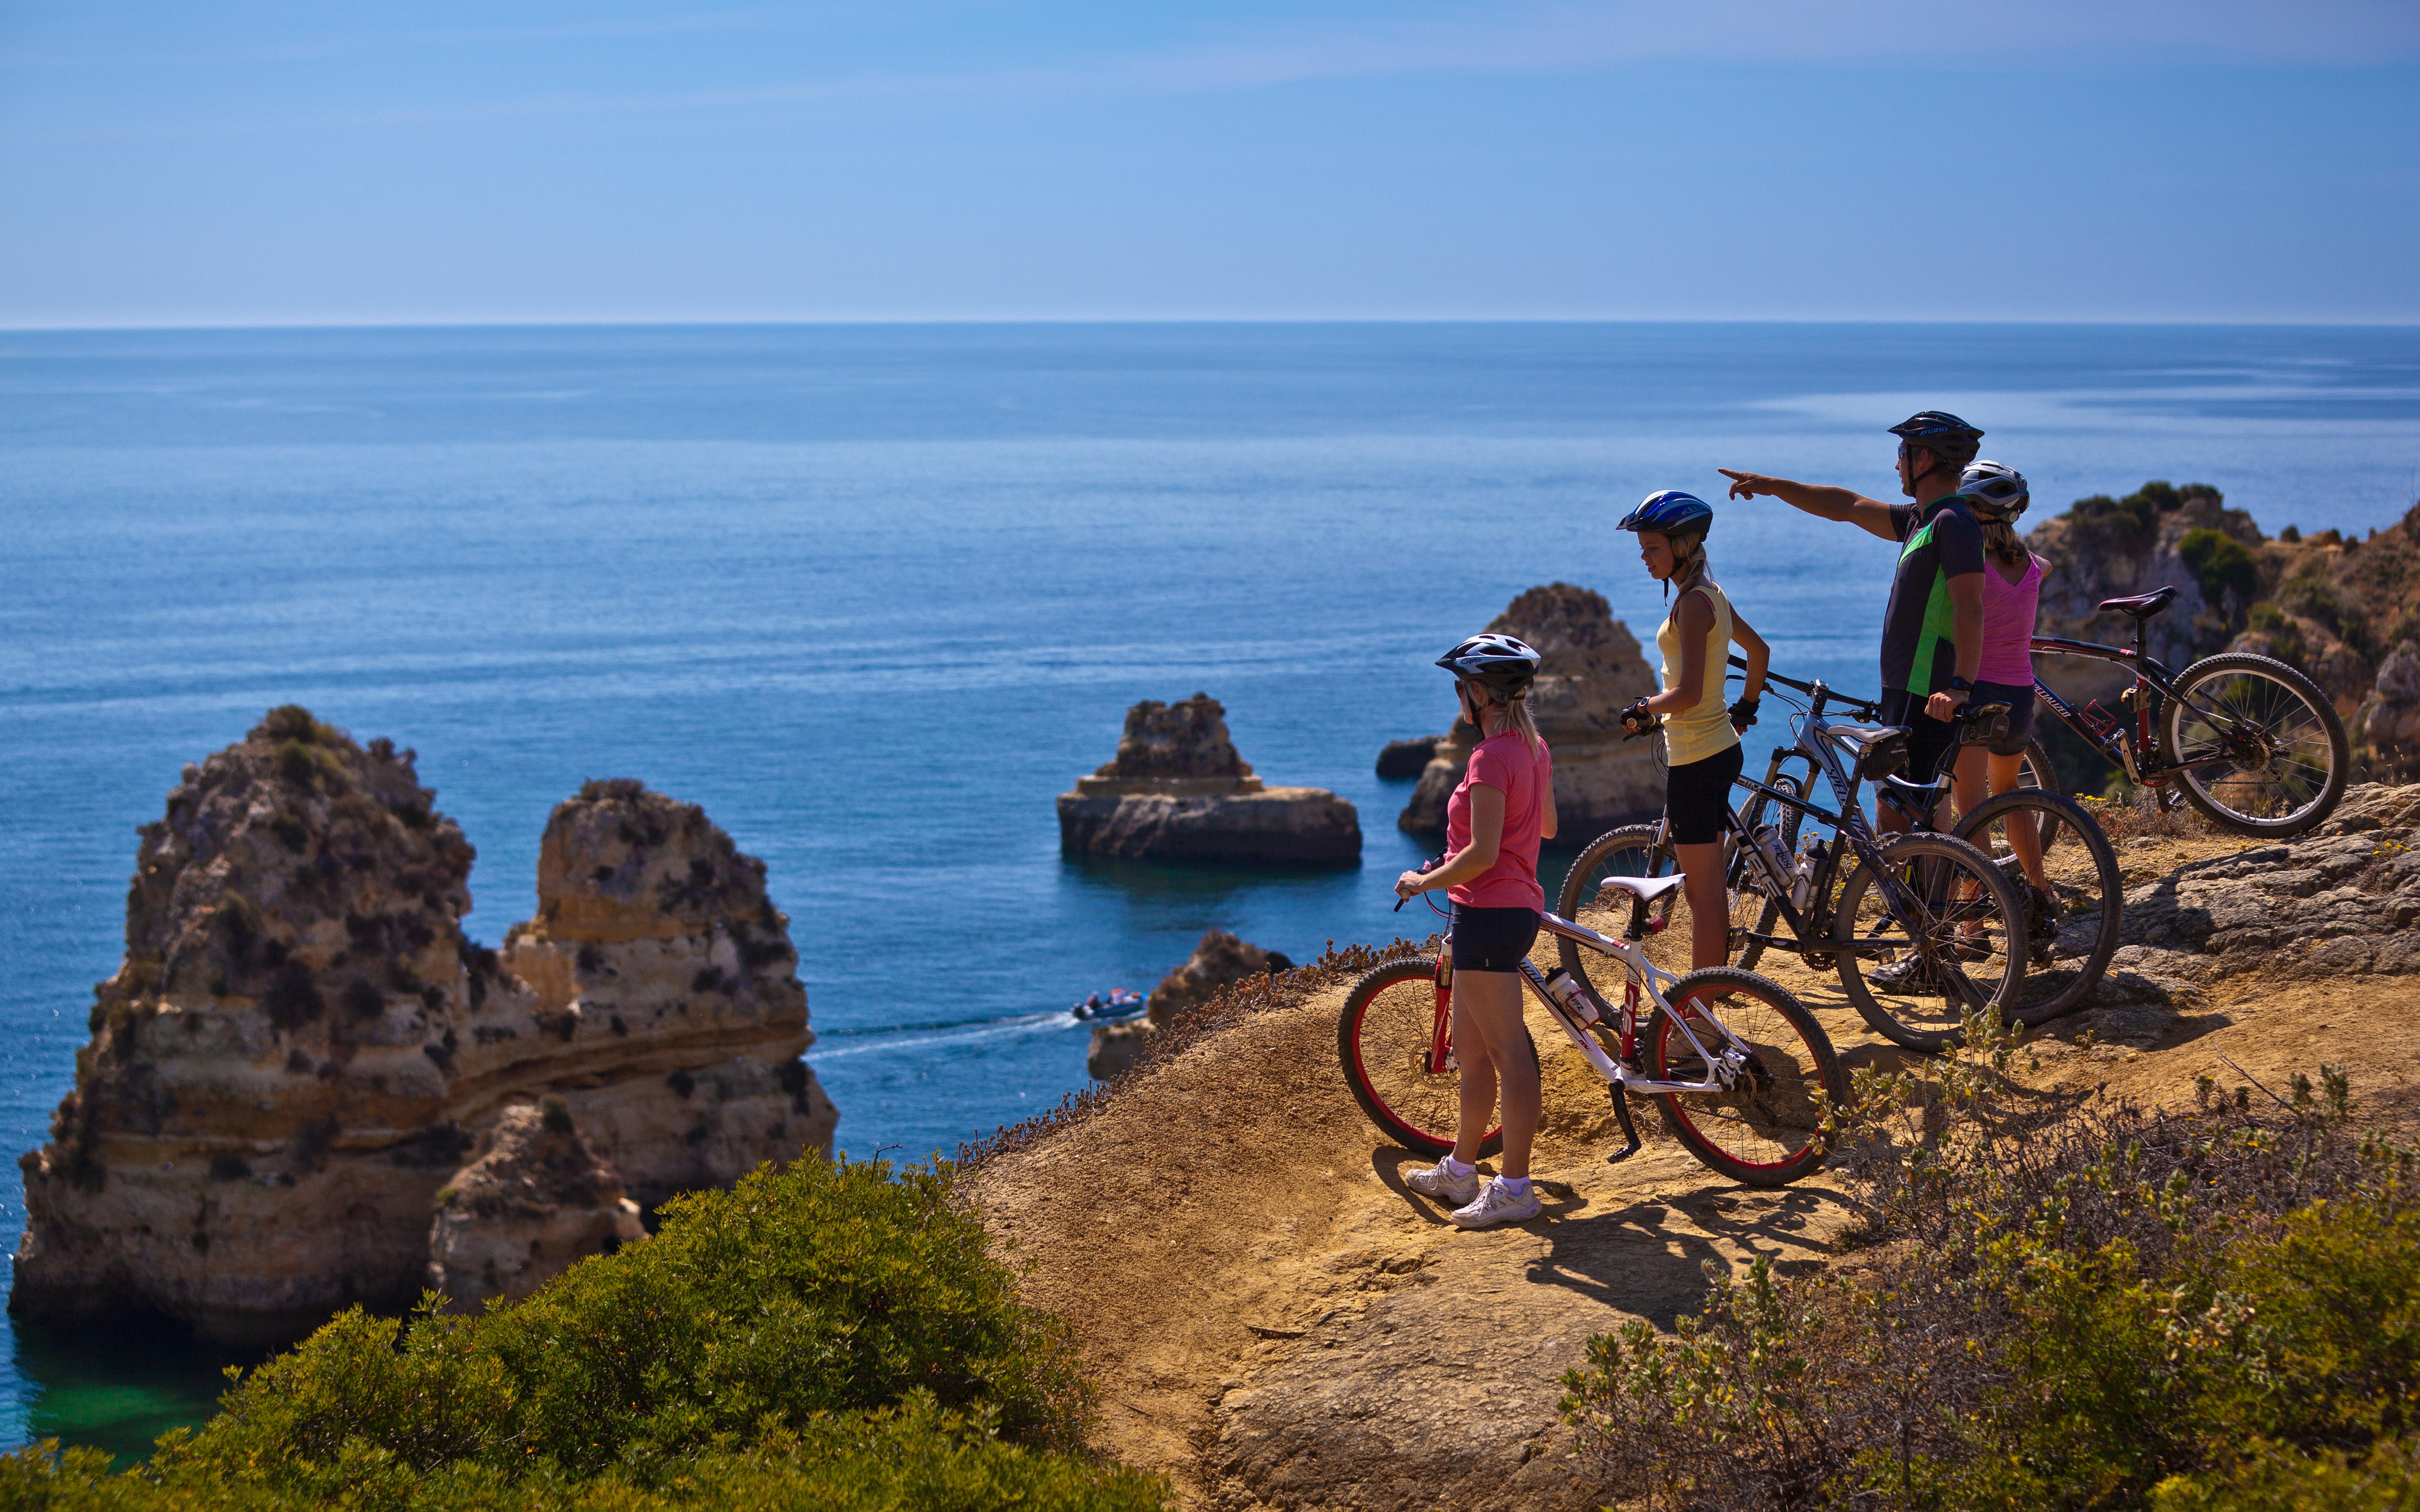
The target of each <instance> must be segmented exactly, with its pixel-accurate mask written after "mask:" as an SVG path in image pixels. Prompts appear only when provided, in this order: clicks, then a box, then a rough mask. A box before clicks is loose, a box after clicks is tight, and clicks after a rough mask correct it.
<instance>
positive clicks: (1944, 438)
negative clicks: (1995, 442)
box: [1890, 409, 1983, 468]
mask: <svg viewBox="0 0 2420 1512" xmlns="http://www.w3.org/2000/svg"><path fill="white" fill-rule="evenodd" d="M1890 433H1891V434H1892V435H1894V436H1896V437H1898V438H1899V439H1900V440H1902V441H1905V442H1906V443H1907V444H1908V445H1910V446H1921V447H1923V448H1924V449H1925V450H1926V451H1928V452H1931V454H1932V455H1935V456H1937V457H1939V458H1941V460H1943V461H1944V462H1947V463H1948V464H1949V465H1950V466H1951V467H1956V468H1962V467H1964V466H1965V465H1966V464H1967V463H1969V462H1972V461H1974V460H1975V454H1976V453H1977V452H1978V451H1979V450H1981V449H1982V443H1983V433H1982V432H1981V431H1979V430H1977V429H1976V428H1975V427H1974V426H1972V425H1970V424H1966V422H1964V421H1962V420H1961V419H1959V418H1958V417H1957V416H1956V415H1953V414H1951V413H1949V412H1948V411H1947V410H1946V409H1924V410H1919V411H1917V412H1916V413H1915V414H1912V415H1910V416H1908V417H1907V418H1906V419H1905V420H1902V421H1900V423H1899V424H1896V425H1893V426H1892V427H1891V428H1890Z"/></svg>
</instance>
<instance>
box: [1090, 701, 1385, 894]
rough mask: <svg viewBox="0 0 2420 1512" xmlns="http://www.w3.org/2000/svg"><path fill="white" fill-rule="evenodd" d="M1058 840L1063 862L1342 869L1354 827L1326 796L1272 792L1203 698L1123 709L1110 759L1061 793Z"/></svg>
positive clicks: (1353, 850) (1345, 809) (1221, 713)
mask: <svg viewBox="0 0 2420 1512" xmlns="http://www.w3.org/2000/svg"><path fill="white" fill-rule="evenodd" d="M1059 841H1060V847H1061V849H1062V850H1063V851H1065V852H1067V853H1068V854H1070V855H1092V856H1118V857H1123V858H1125V859H1129V860H1154V861H1210V862H1225V863H1236V864H1262V865H1280V866H1350V865H1352V864H1354V863H1356V862H1357V861H1358V860H1359V859H1360V857H1361V820H1360V816H1359V815H1358V814H1357V813H1356V812H1355V811H1354V808H1353V805H1352V804H1350V803H1348V802H1346V801H1345V800H1344V799H1342V798H1340V797H1338V796H1337V795H1335V794H1333V793H1330V792H1328V791H1327V790H1326V789H1325V788H1272V787H1268V786H1266V785H1264V783H1263V782H1262V781H1261V779H1259V778H1258V777H1256V776H1254V775H1253V772H1252V769H1251V767H1250V766H1249V765H1247V764H1245V762H1244V760H1243V758H1242V756H1240V755H1239V754H1237V752H1236V750H1235V746H1234V742H1233V740H1232V739H1230V738H1229V737H1228V734H1227V719H1226V710H1225V709H1223V708H1221V707H1220V706H1219V704H1218V701H1217V700H1215V699H1213V698H1211V697H1210V696H1209V695H1208V694H1206V693H1196V694H1194V695H1193V696H1192V697H1191V698H1189V699H1185V700H1183V701H1181V702H1175V703H1160V702H1150V701H1146V702H1141V703H1138V704H1136V705H1135V706H1134V707H1133V708H1131V709H1128V710H1127V711H1126V724H1125V733H1124V734H1123V735H1122V736H1121V737H1120V738H1119V740H1118V756H1117V760H1115V761H1113V762H1110V763H1109V764H1107V765H1105V766H1103V767H1101V768H1100V769H1099V770H1098V771H1097V772H1095V773H1094V774H1093V775H1092V776H1091V777H1084V778H1078V779H1076V790H1075V791H1074V792H1073V793H1063V794H1061V795H1059Z"/></svg>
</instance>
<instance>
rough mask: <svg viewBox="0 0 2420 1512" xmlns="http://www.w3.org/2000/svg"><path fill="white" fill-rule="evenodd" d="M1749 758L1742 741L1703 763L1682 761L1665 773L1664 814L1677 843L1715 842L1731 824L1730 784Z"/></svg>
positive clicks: (1709, 843) (1706, 843) (1701, 843)
mask: <svg viewBox="0 0 2420 1512" xmlns="http://www.w3.org/2000/svg"><path fill="white" fill-rule="evenodd" d="M1745 759H1746V758H1745V756H1744V755H1743V754H1742V753H1741V750H1740V747H1739V743H1738V742H1737V741H1733V742H1732V743H1731V744H1730V746H1729V747H1728V748H1725V749H1722V750H1718V751H1716V752H1714V754H1713V755H1712V756H1709V757H1707V758H1706V759H1705V760H1704V761H1700V762H1683V764H1680V765H1678V766H1675V767H1671V768H1669V769H1668V770H1667V771H1666V772H1665V774H1664V817H1665V818H1666V819H1668V820H1670V821H1671V824H1672V843H1673V844H1675V845H1712V844H1714V842H1715V841H1719V840H1721V839H1722V838H1723V831H1725V830H1727V829H1729V828H1730V823H1731V784H1732V783H1733V782H1735V781H1737V780H1738V779H1739V775H1740V766H1741V764H1742V763H1743V762H1744V761H1745Z"/></svg>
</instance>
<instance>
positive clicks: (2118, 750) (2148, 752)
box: [2033, 621, 2236, 784]
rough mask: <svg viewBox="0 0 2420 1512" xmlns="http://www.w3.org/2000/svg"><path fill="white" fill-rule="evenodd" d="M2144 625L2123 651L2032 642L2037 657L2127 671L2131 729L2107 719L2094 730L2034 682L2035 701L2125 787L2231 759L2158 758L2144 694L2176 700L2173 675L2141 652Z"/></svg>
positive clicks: (2080, 643) (2049, 639)
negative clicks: (2106, 664) (2118, 773)
mask: <svg viewBox="0 0 2420 1512" xmlns="http://www.w3.org/2000/svg"><path fill="white" fill-rule="evenodd" d="M2147 625H2149V622H2148V621H2137V622H2136V623H2135V625H2134V645H2133V649H2132V650H2129V649H2127V648H2126V647H2123V646H2104V645H2101V644H2099V643H2097V642H2095V641H2091V640H2068V639H2067V638H2066V637H2064V636H2055V635H2038V636H2036V637H2034V640H2033V649H2034V652H2035V653H2036V654H2037V655H2043V654H2047V655H2050V656H2081V657H2083V658H2084V659H2086V660H2087V661H2105V662H2110V663H2112V664H2114V665H2117V666H2119V667H2129V668H2132V669H2133V673H2134V686H2133V687H2131V688H2129V689H2127V690H2126V692H2125V694H2124V695H2123V697H2122V698H2121V700H2120V702H2126V703H2130V704H2132V705H2133V711H2134V728H2133V729H2132V730H2128V729H2127V728H2126V724H2125V721H2124V720H2122V719H2112V720H2111V721H2110V724H2109V728H2108V729H2107V730H2105V731H2103V730H2099V729H2096V728H2094V727H2093V724H2092V722H2091V720H2089V719H2088V718H2086V711H2085V710H2083V709H2079V708H2077V707H2076V706H2075V705H2074V704H2072V703H2070V702H2068V701H2067V700H2065V699H2063V698H2061V697H2059V696H2058V694H2056V693H2055V692H2054V691H2052V690H2051V687H2050V686H2049V685H2048V684H2046V683H2044V682H2043V681H2042V680H2041V679H2040V677H2039V676H2037V677H2036V678H2035V679H2034V697H2036V698H2038V699H2040V700H2041V702H2044V703H2046V704H2048V705H2049V706H2050V710H2051V712H2052V713H2053V714H2055V715H2056V716H2058V721H2059V723H2061V724H2063V725H2065V726H2067V727H2068V728H2069V729H2070V730H2072V731H2074V732H2075V733H2076V734H2077V735H2078V736H2079V737H2081V738H2082V739H2083V741H2084V743H2085V744H2086V745H2087V746H2089V747H2091V748H2092V749H2093V750H2094V751H2095V752H2097V753H2098V754H2099V755H2100V757H2101V759H2102V761H2105V762H2107V763H2109V764H2111V765H2113V766H2116V767H2118V769H2119V770H2120V771H2123V772H2124V773H2125V774H2126V779H2127V780H2128V781H2130V782H2134V783H2149V784H2158V783H2164V782H2165V781H2166V780H2167V779H2168V777H2169V776H2170V774H2172V773H2176V772H2189V771H2193V770H2195V768H2198V767H2203V766H2217V765H2222V764H2226V763H2228V762H2231V761H2234V760H2236V757H2235V755H2234V754H2233V753H2231V752H2229V753H2222V754H2219V755H2216V756H2210V757H2206V758H2204V759H2202V760H2200V761H2193V762H2173V761H2164V760H2162V759H2161V751H2160V735H2159V730H2158V728H2157V727H2156V726H2154V725H2153V724H2152V722H2151V700H2150V698H2149V693H2148V692H2147V691H2146V690H2147V689H2156V690H2157V691H2158V693H2159V695H2160V697H2162V698H2164V699H2171V698H2176V697H2178V696H2179V695H2178V693H2177V689H2176V673H2174V672H2172V671H2168V669H2167V668H2166V667H2165V666H2164V665H2163V664H2162V663H2161V662H2160V661H2158V660H2157V659H2156V658H2154V657H2153V656H2151V655H2150V654H2149V652H2148V651H2147V650H2145V649H2144V642H2145V640H2147V639H2148V636H2149V631H2148V629H2147Z"/></svg>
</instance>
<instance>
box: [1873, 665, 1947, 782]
mask: <svg viewBox="0 0 2420 1512" xmlns="http://www.w3.org/2000/svg"><path fill="white" fill-rule="evenodd" d="M1930 696H1931V695H1929V694H1928V695H1923V696H1918V695H1916V694H1915V693H1911V692H1909V691H1908V690H1907V689H1906V688H1903V687H1886V688H1884V689H1883V712H1882V722H1883V723H1884V724H1887V725H1899V726H1900V727H1902V728H1904V729H1905V730H1906V731H1907V733H1908V735H1907V772H1906V774H1905V776H1906V778H1907V779H1908V780H1909V781H1911V782H1930V781H1931V780H1932V779H1933V778H1934V777H1936V776H1938V775H1940V774H1941V758H1942V757H1943V756H1944V755H1946V754H1947V753H1948V750H1949V748H1950V746H1951V744H1952V743H1953V742H1955V741H1956V740H1957V738H1958V727H1957V726H1956V725H1954V724H1951V723H1950V722H1949V721H1948V720H1947V719H1936V718H1934V717H1932V716H1931V715H1929V714H1927V713H1925V712H1924V700H1925V698H1926V697H1930Z"/></svg>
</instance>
